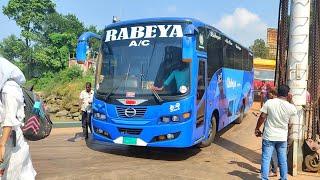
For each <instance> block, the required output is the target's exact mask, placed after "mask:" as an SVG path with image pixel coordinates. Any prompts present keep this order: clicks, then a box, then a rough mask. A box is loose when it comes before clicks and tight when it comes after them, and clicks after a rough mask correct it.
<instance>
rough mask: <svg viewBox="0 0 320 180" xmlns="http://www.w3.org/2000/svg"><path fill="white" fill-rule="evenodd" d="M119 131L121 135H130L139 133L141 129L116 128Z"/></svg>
mask: <svg viewBox="0 0 320 180" xmlns="http://www.w3.org/2000/svg"><path fill="white" fill-rule="evenodd" d="M118 130H119V132H120V133H121V134H122V135H126V134H130V135H139V134H140V133H141V131H142V129H131V128H118Z"/></svg>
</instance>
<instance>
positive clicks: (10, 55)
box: [0, 0, 100, 84]
mask: <svg viewBox="0 0 320 180" xmlns="http://www.w3.org/2000/svg"><path fill="white" fill-rule="evenodd" d="M3 12H4V14H5V15H7V16H8V17H9V18H10V19H13V20H15V21H16V23H17V25H18V26H19V27H20V28H21V35H20V37H21V38H19V37H16V36H14V35H12V36H9V37H8V38H6V39H3V41H2V42H0V53H1V54H2V55H3V56H4V57H5V58H7V59H9V60H11V61H13V62H15V63H16V64H17V63H18V64H19V67H20V68H21V69H23V70H24V73H25V75H26V77H27V78H28V79H30V78H32V77H39V76H44V77H45V79H47V78H48V77H47V76H48V74H50V73H56V72H61V71H62V70H64V69H65V68H66V67H68V60H69V57H70V55H71V56H72V55H74V54H75V49H76V45H77V39H78V37H79V36H80V35H81V34H82V33H83V32H85V31H92V32H96V33H97V32H100V31H98V30H97V28H96V27H95V26H89V27H88V28H86V27H85V26H84V24H83V23H82V22H80V21H79V19H78V18H77V17H76V16H75V15H73V14H67V15H62V14H59V13H57V12H56V10H55V3H54V2H53V0H27V1H26V0H9V1H8V4H7V5H5V6H4V7H3ZM90 44H91V45H92V51H96V52H97V51H98V50H99V47H100V42H99V41H97V40H92V41H90ZM44 82H46V81H44ZM40 84H41V83H40Z"/></svg>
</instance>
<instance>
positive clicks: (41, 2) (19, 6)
mask: <svg viewBox="0 0 320 180" xmlns="http://www.w3.org/2000/svg"><path fill="white" fill-rule="evenodd" d="M53 12H55V4H54V3H53V2H52V1H51V0H28V1H26V0H10V1H9V3H8V4H7V6H4V7H3V13H4V14H5V15H7V16H8V17H9V18H10V19H13V20H15V21H16V23H17V25H18V26H20V28H21V34H22V36H23V37H24V38H25V43H26V45H27V47H30V45H31V42H30V41H31V40H32V39H34V38H35V36H36V33H37V32H39V30H41V29H42V26H41V24H42V22H43V20H44V19H45V18H46V16H47V15H48V14H50V13H53Z"/></svg>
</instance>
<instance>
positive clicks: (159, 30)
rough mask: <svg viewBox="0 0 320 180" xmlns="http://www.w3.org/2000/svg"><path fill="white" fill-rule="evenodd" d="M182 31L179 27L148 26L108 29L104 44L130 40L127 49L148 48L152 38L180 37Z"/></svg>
mask: <svg viewBox="0 0 320 180" xmlns="http://www.w3.org/2000/svg"><path fill="white" fill-rule="evenodd" d="M182 36H183V31H182V26H181V25H174V24H173V25H148V26H133V27H123V28H120V30H119V29H110V30H107V32H106V38H105V42H110V41H119V40H131V39H142V40H132V41H131V42H130V43H129V47H132V46H148V45H150V40H145V39H153V38H157V37H160V38H162V37H163V38H166V37H182Z"/></svg>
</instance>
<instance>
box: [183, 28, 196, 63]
mask: <svg viewBox="0 0 320 180" xmlns="http://www.w3.org/2000/svg"><path fill="white" fill-rule="evenodd" d="M198 32H199V30H198V29H197V28H196V27H195V26H194V25H193V24H188V25H187V26H186V27H185V29H184V32H183V37H182V62H186V63H190V62H191V61H192V58H193V54H194V50H195V42H196V41H195V35H196V34H197V33H198Z"/></svg>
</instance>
